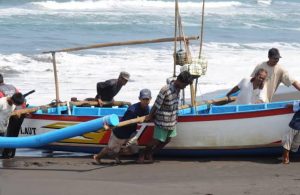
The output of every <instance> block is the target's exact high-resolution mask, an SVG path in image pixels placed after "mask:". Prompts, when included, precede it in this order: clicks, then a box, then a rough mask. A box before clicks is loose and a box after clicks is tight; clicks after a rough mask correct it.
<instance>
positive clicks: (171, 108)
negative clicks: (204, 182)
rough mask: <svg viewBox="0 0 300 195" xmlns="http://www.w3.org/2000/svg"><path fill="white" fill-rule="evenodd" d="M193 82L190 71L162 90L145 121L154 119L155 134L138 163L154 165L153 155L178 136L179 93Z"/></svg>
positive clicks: (183, 73) (180, 75) (181, 74)
mask: <svg viewBox="0 0 300 195" xmlns="http://www.w3.org/2000/svg"><path fill="white" fill-rule="evenodd" d="M192 82H193V77H192V75H191V74H190V73H189V72H188V71H183V72H181V73H180V74H179V75H178V76H177V78H176V80H175V81H172V82H171V83H170V84H168V85H165V86H164V87H163V88H161V90H160V92H159V94H158V96H157V98H156V100H155V103H154V105H153V107H152V109H151V111H150V114H149V115H148V116H147V117H146V119H145V121H150V120H152V119H154V124H155V127H154V133H153V139H152V141H151V142H150V143H149V144H148V145H147V146H146V148H145V150H144V151H141V153H140V156H139V159H138V160H137V163H144V160H145V158H146V159H147V160H148V161H149V162H150V163H152V162H153V158H152V154H153V153H154V151H155V150H160V149H162V148H163V147H164V146H165V145H167V144H168V143H169V142H170V141H171V138H172V137H175V136H176V135H177V132H176V123H177V111H178V103H179V92H180V90H181V89H184V88H185V87H186V86H187V85H190V84H191V83H192Z"/></svg>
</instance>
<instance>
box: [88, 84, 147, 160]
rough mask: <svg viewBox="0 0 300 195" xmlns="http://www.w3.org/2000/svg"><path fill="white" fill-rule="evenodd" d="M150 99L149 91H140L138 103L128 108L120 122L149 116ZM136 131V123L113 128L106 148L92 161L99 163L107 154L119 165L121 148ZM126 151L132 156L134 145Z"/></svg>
mask: <svg viewBox="0 0 300 195" xmlns="http://www.w3.org/2000/svg"><path fill="white" fill-rule="evenodd" d="M151 98H152V97H151V91H150V90H149V89H142V90H141V91H140V95H139V100H140V101H139V102H138V103H135V104H133V105H131V106H129V107H128V109H127V111H126V112H125V114H124V116H123V118H122V121H125V120H130V119H134V118H137V117H140V116H145V115H147V114H149V110H150V109H149V103H150V101H151ZM136 130H137V124H136V123H134V124H130V125H126V126H123V127H116V128H114V129H113V130H112V132H111V135H110V138H109V141H108V145H107V147H106V148H103V150H102V151H101V152H100V153H99V154H96V155H94V160H95V161H96V162H97V163H101V158H103V157H104V156H105V155H107V154H113V155H114V157H115V160H116V162H117V163H120V160H119V155H118V154H119V152H120V150H121V147H122V146H123V144H125V143H126V142H127V141H129V139H130V138H132V137H133V136H134V135H135V133H136ZM127 149H128V150H129V151H128V152H127V154H128V153H129V154H132V153H134V152H135V151H136V150H135V148H134V145H131V146H130V147H128V148H127Z"/></svg>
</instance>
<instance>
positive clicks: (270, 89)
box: [251, 48, 300, 102]
mask: <svg viewBox="0 0 300 195" xmlns="http://www.w3.org/2000/svg"><path fill="white" fill-rule="evenodd" d="M268 58H269V60H268V61H266V62H263V63H261V64H259V65H257V66H256V67H255V69H254V71H253V72H252V74H251V77H253V76H254V75H255V74H256V73H257V71H258V70H259V69H261V68H263V69H265V70H266V71H267V72H268V77H267V79H266V83H265V87H266V93H267V99H266V102H271V100H272V97H273V95H274V93H275V92H276V90H277V88H278V86H279V84H280V83H283V84H284V85H285V86H288V87H289V86H291V85H293V86H294V87H295V88H296V89H297V90H298V91H300V83H299V82H298V81H296V80H295V79H294V78H292V77H291V76H290V75H289V73H288V71H286V70H285V69H284V68H283V67H282V66H281V65H280V64H278V62H279V59H280V58H281V56H280V53H279V50H278V49H276V48H271V49H270V50H269V52H268Z"/></svg>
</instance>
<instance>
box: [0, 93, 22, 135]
mask: <svg viewBox="0 0 300 195" xmlns="http://www.w3.org/2000/svg"><path fill="white" fill-rule="evenodd" d="M23 103H24V97H23V95H22V94H21V93H15V94H13V96H12V97H2V98H0V136H4V134H5V133H6V131H7V125H8V121H9V117H10V115H11V113H12V112H13V111H14V110H15V109H16V106H20V105H22V104H23Z"/></svg>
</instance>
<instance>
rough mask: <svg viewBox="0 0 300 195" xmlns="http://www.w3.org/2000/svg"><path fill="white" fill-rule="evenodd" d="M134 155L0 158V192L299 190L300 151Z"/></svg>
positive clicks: (193, 194)
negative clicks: (100, 159) (142, 158)
mask: <svg viewBox="0 0 300 195" xmlns="http://www.w3.org/2000/svg"><path fill="white" fill-rule="evenodd" d="M278 158H279V156H268V157H219V158H217V157H205V158H168V159H163V158H157V159H156V162H155V163H154V164H142V165H140V164H135V162H134V160H133V159H127V160H125V161H124V160H123V164H121V165H115V164H114V163H113V161H111V160H108V159H107V160H105V164H103V165H96V164H94V163H93V160H92V156H83V157H51V158H44V157H16V158H15V159H10V160H1V161H0V166H2V168H1V169H0V194H1V195H6V194H22V195H27V194H28V195H35V194H39V195H40V194H43V195H53V194H72V195H74V194H114V195H117V194H122V195H127V194H142V195H150V194H151V195H152V194H164V195H171V194H172V195H174V194H180V195H183V194H191V195H197V194H199V195H202V194H203V195H209V194H214V195H217V194H225V195H226V194H228V195H229V194H280V195H282V194H289V195H292V194H300V157H299V156H296V157H293V158H292V162H291V163H290V164H288V165H283V164H281V161H280V160H279V159H278Z"/></svg>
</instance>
